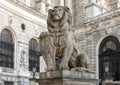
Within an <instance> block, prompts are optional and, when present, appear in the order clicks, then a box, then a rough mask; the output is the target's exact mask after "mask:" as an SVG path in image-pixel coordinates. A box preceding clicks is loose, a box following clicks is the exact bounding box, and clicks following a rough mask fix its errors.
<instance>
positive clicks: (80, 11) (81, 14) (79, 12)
mask: <svg viewBox="0 0 120 85" xmlns="http://www.w3.org/2000/svg"><path fill="white" fill-rule="evenodd" d="M72 3H74V8H73V10H74V11H73V17H74V18H73V19H74V21H73V22H74V26H79V25H81V24H83V23H84V21H85V17H86V13H85V5H86V0H74V1H73V2H72Z"/></svg>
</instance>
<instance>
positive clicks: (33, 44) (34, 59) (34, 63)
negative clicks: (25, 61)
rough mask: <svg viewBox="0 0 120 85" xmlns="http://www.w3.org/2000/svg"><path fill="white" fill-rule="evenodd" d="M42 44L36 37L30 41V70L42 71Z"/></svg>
mask: <svg viewBox="0 0 120 85" xmlns="http://www.w3.org/2000/svg"><path fill="white" fill-rule="evenodd" d="M39 57H40V45H39V44H38V43H37V41H36V40H35V39H31V40H30V41H29V71H33V70H34V69H35V70H36V72H39V71H40V62H39V61H40V58H39Z"/></svg>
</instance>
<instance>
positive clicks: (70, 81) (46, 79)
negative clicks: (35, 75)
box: [38, 70, 99, 85]
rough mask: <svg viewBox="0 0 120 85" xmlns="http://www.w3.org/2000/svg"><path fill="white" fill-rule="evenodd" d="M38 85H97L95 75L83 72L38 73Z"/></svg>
mask: <svg viewBox="0 0 120 85" xmlns="http://www.w3.org/2000/svg"><path fill="white" fill-rule="evenodd" d="M38 82H39V85H97V84H98V83H99V80H97V79H95V74H94V73H90V72H85V71H80V72H78V71H68V70H62V71H49V72H44V73H40V79H39V81H38Z"/></svg>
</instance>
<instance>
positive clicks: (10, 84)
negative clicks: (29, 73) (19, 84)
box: [5, 81, 14, 85]
mask: <svg viewBox="0 0 120 85" xmlns="http://www.w3.org/2000/svg"><path fill="white" fill-rule="evenodd" d="M5 85H14V83H13V82H9V81H5Z"/></svg>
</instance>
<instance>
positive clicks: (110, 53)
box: [99, 36, 120, 81]
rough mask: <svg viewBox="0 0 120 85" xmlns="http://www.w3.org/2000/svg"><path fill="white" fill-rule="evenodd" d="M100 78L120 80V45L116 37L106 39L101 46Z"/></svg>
mask: <svg viewBox="0 0 120 85" xmlns="http://www.w3.org/2000/svg"><path fill="white" fill-rule="evenodd" d="M99 78H100V79H103V78H113V80H114V81H117V80H120V43H119V41H118V39H117V38H115V37H114V36H109V37H107V38H105V39H104V40H103V41H102V43H101V45H100V48H99Z"/></svg>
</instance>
